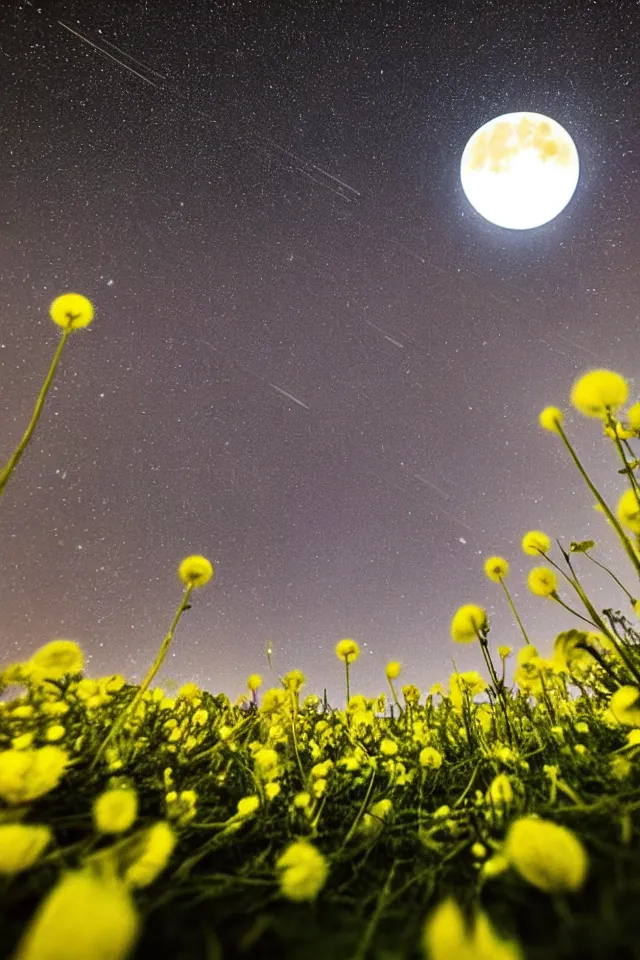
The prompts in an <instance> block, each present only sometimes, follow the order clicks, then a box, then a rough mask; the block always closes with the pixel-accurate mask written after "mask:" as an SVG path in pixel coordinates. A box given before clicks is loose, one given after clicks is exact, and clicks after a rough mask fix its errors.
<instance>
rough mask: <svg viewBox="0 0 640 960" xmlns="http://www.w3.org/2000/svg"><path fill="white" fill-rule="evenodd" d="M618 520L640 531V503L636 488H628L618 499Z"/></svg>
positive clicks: (636, 531) (631, 528) (637, 531)
mask: <svg viewBox="0 0 640 960" xmlns="http://www.w3.org/2000/svg"><path fill="white" fill-rule="evenodd" d="M617 513H618V520H619V521H620V523H622V524H624V526H625V527H628V528H629V530H633V532H634V533H640V504H638V497H637V496H636V493H635V491H634V490H627V491H626V493H623V494H622V496H621V497H620V499H619V500H618V511H617Z"/></svg>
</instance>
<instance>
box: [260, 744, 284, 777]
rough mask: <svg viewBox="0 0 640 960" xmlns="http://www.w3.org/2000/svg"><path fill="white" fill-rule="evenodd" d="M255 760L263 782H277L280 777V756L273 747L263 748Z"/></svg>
mask: <svg viewBox="0 0 640 960" xmlns="http://www.w3.org/2000/svg"><path fill="white" fill-rule="evenodd" d="M253 760H254V763H255V765H256V767H257V769H258V773H259V775H260V776H261V777H262V779H263V780H275V779H277V777H279V776H280V774H281V772H282V771H281V769H280V756H279V754H278V753H277V752H276V751H275V750H274V749H272V747H261V749H260V750H258V751H256V754H255V756H254V758H253Z"/></svg>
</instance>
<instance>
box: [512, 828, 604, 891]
mask: <svg viewBox="0 0 640 960" xmlns="http://www.w3.org/2000/svg"><path fill="white" fill-rule="evenodd" d="M504 855H505V856H506V858H507V860H508V861H509V863H510V865H511V866H512V867H514V868H515V869H516V870H517V872H518V873H519V874H520V875H521V876H522V877H524V879H525V880H527V881H528V882H529V883H530V884H532V886H534V887H538V889H539V890H544V892H545V893H551V894H562V893H574V892H575V891H576V890H579V889H580V887H582V885H583V884H584V881H585V879H586V876H587V871H588V867H589V858H588V856H587V852H586V850H585V848H584V846H583V844H582V843H581V841H580V840H579V839H578V837H577V836H576V835H575V834H574V833H573V832H572V831H571V830H569V829H568V828H567V827H563V826H561V825H560V824H557V823H552V822H551V821H550V820H541V819H539V818H538V817H535V816H527V817H520V818H519V819H517V820H515V821H514V822H513V823H512V824H511V826H510V828H509V831H508V833H507V837H506V840H505V844H504Z"/></svg>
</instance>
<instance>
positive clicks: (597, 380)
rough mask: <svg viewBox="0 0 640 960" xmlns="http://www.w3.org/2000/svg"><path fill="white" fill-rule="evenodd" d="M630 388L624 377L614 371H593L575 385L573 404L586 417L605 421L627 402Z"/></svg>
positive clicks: (572, 393)
mask: <svg viewBox="0 0 640 960" xmlns="http://www.w3.org/2000/svg"><path fill="white" fill-rule="evenodd" d="M628 395H629V388H628V386H627V382H626V380H625V379H624V377H621V376H620V374H619V373H614V372H613V371H612V370H591V371H589V373H585V374H583V376H581V377H580V378H579V379H578V380H576V382H575V383H574V385H573V388H572V390H571V403H572V404H573V406H574V407H575V408H576V410H579V411H580V413H583V414H584V415H585V417H598V418H599V419H603V418H604V417H606V416H607V414H608V413H609V412H611V411H613V410H617V408H618V407H621V406H623V404H625V403H626V402H627V397H628Z"/></svg>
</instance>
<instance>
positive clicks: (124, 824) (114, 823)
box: [93, 788, 138, 833]
mask: <svg viewBox="0 0 640 960" xmlns="http://www.w3.org/2000/svg"><path fill="white" fill-rule="evenodd" d="M137 815H138V795H137V793H136V791H135V790H132V789H130V788H128V789H119V788H116V789H115V790H105V792H104V793H101V794H100V796H99V797H96V799H95V800H94V803H93V822H94V825H95V828H96V830H97V831H98V833H124V831H125V830H128V829H129V827H130V826H131V825H132V824H133V822H134V820H135V819H136V816H137Z"/></svg>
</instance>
